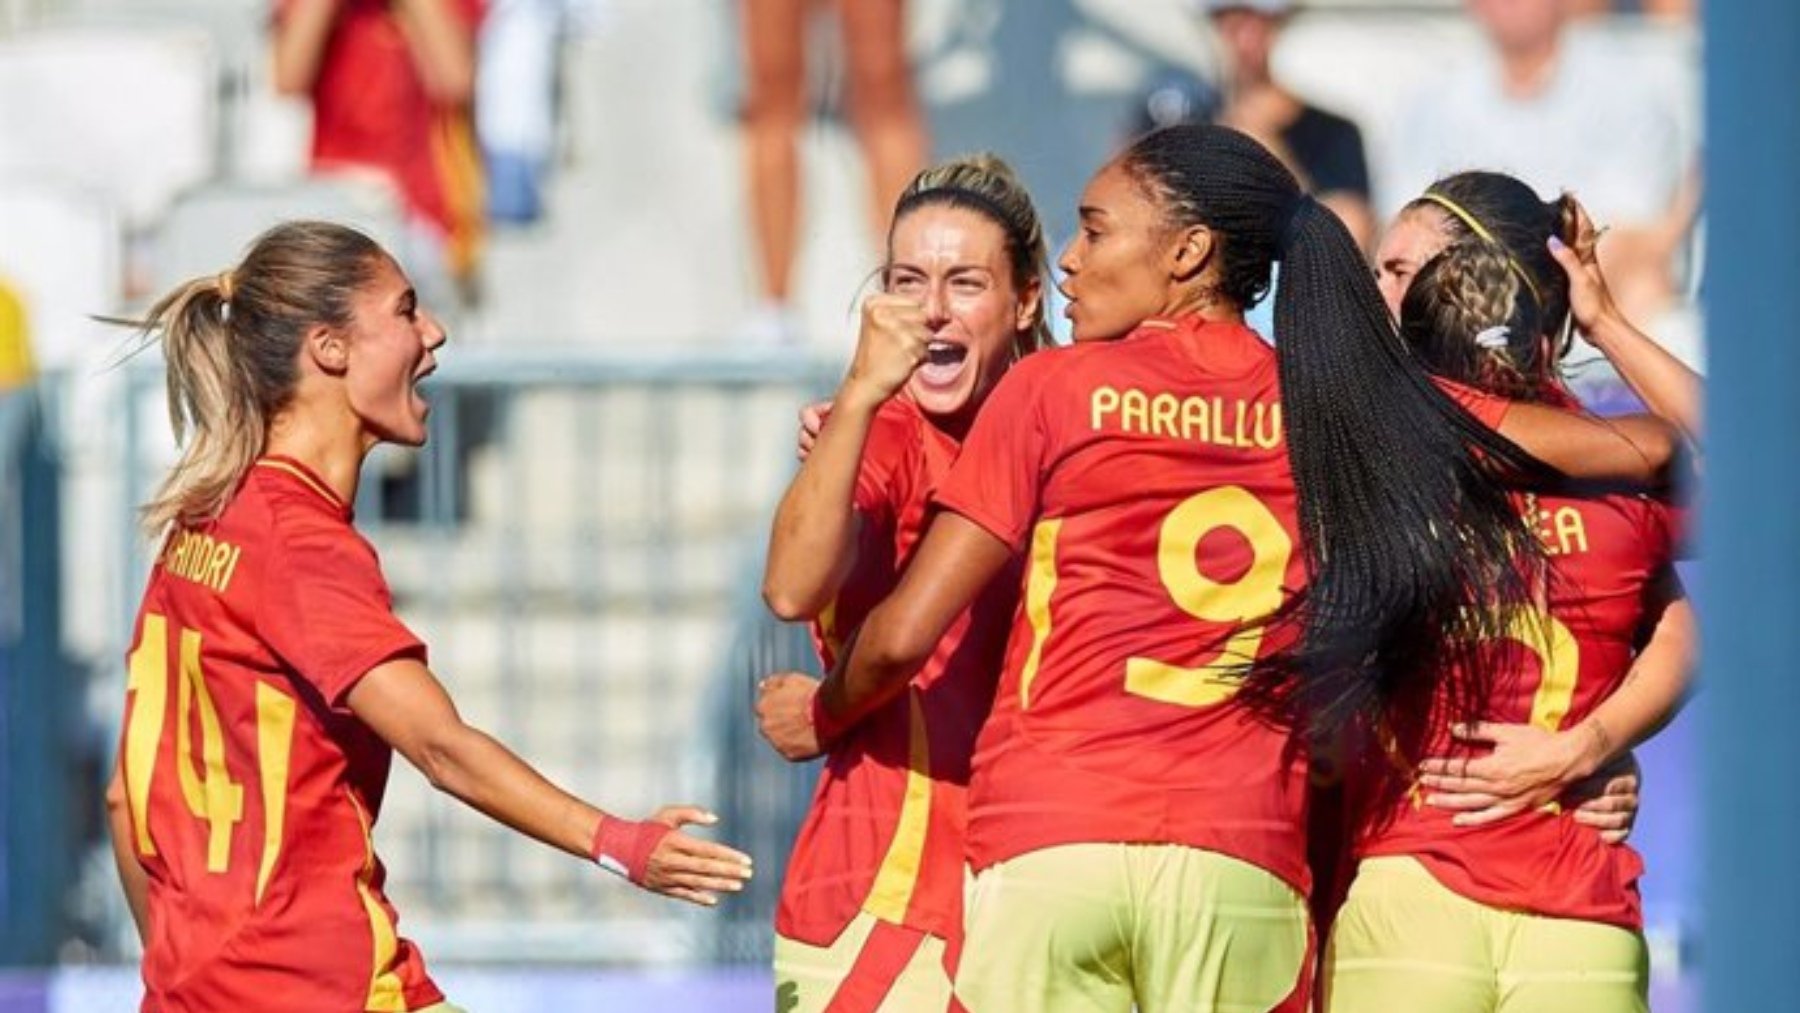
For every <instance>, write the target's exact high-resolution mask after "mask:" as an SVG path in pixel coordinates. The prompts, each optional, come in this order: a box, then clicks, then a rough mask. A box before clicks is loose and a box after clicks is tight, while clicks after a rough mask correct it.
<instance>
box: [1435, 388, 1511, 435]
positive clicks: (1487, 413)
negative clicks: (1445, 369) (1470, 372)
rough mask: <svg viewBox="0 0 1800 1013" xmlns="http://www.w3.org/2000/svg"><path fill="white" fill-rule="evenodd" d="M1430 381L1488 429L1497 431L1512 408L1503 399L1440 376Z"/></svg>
mask: <svg viewBox="0 0 1800 1013" xmlns="http://www.w3.org/2000/svg"><path fill="white" fill-rule="evenodd" d="M1432 379H1433V380H1435V381H1436V382H1437V385H1438V389H1439V390H1442V391H1443V392H1444V393H1446V394H1448V395H1450V399H1451V400H1453V401H1455V402H1456V403H1457V404H1459V405H1462V407H1463V410H1464V411H1466V412H1468V413H1469V414H1470V415H1473V416H1475V419H1476V421H1478V422H1480V423H1481V424H1482V425H1484V426H1486V427H1488V428H1489V429H1494V430H1498V429H1499V428H1500V424H1501V423H1502V422H1505V421H1506V413H1507V412H1508V411H1509V410H1511V408H1512V402H1511V401H1508V400H1507V399H1505V398H1503V397H1499V396H1496V395H1494V394H1488V393H1485V392H1483V391H1479V390H1476V389H1475V388H1473V387H1469V386H1465V385H1463V384H1460V383H1457V382H1456V381H1455V380H1446V379H1444V378H1443V377H1441V376H1440V377H1433V378H1432Z"/></svg>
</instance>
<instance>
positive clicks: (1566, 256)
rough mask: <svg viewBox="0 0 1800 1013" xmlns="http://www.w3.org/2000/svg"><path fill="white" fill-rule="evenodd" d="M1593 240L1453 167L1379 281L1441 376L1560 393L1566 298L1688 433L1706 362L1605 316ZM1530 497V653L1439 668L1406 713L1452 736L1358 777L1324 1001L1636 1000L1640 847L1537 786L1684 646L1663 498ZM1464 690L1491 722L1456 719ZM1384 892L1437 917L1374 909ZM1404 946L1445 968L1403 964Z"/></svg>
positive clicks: (1513, 1004)
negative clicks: (1533, 601) (1541, 548)
mask: <svg viewBox="0 0 1800 1013" xmlns="http://www.w3.org/2000/svg"><path fill="white" fill-rule="evenodd" d="M1446 233H1448V234H1449V235H1446ZM1453 238H1454V242H1453V244H1452V239H1453ZM1595 238H1596V236H1595V233H1594V230H1593V228H1592V225H1591V223H1590V222H1588V221H1587V219H1586V216H1585V214H1583V213H1582V212H1581V209H1580V208H1579V206H1578V205H1577V204H1575V202H1574V201H1573V200H1572V199H1570V198H1568V197H1564V198H1562V199H1560V200H1558V201H1554V202H1549V203H1545V202H1543V201H1540V200H1539V199H1538V198H1537V195H1536V194H1535V193H1534V192H1532V191H1531V189H1530V188H1529V187H1527V186H1526V185H1525V184H1523V183H1521V182H1519V181H1518V180H1516V179H1513V178H1511V177H1508V176H1504V175H1500V174H1497V173H1463V174H1459V175H1457V176H1453V177H1450V178H1447V179H1445V180H1441V181H1439V182H1438V183H1436V184H1434V185H1433V186H1432V187H1431V188H1430V189H1429V190H1428V191H1427V193H1426V195H1425V196H1424V197H1422V198H1420V199H1419V200H1418V201H1415V202H1414V203H1413V204H1412V205H1410V206H1409V208H1408V209H1407V210H1406V211H1404V212H1403V214H1402V216H1401V219H1400V221H1399V222H1398V223H1397V224H1396V226H1395V228H1394V230H1393V233H1392V234H1390V236H1389V237H1388V238H1387V240H1386V241H1384V243H1383V259H1382V263H1381V270H1382V277H1381V281H1382V283H1383V289H1384V293H1387V294H1390V295H1391V296H1393V297H1394V298H1398V299H1403V304H1402V305H1403V309H1404V312H1403V314H1402V322H1403V332H1404V333H1405V335H1406V336H1407V338H1408V339H1409V340H1410V341H1412V343H1413V344H1414V345H1415V347H1417V348H1418V349H1419V350H1420V352H1421V354H1422V356H1423V357H1424V359H1425V360H1426V361H1427V363H1428V365H1429V366H1430V367H1431V368H1432V369H1433V370H1434V371H1436V372H1437V373H1439V374H1440V375H1443V376H1448V377H1451V378H1453V379H1466V380H1469V381H1470V382H1473V383H1477V384H1478V385H1480V386H1482V387H1484V388H1486V389H1490V390H1498V391H1502V392H1505V393H1508V394H1511V395H1513V396H1517V397H1523V398H1535V399H1538V400H1543V401H1549V402H1553V403H1569V402H1570V401H1571V400H1572V399H1570V398H1569V397H1568V395H1567V393H1566V391H1565V390H1564V389H1563V388H1562V386H1561V384H1560V379H1559V378H1558V376H1557V373H1556V363H1557V360H1558V359H1560V357H1561V355H1562V352H1563V351H1564V350H1565V349H1566V344H1565V342H1566V338H1567V328H1566V327H1565V326H1564V325H1563V321H1564V320H1565V319H1571V318H1572V320H1573V323H1575V324H1578V325H1579V326H1580V327H1581V328H1582V330H1583V331H1584V332H1586V333H1597V334H1600V335H1601V337H1600V338H1598V339H1597V340H1598V341H1599V342H1602V343H1603V347H1605V348H1607V349H1609V351H1610V353H1611V354H1616V355H1618V356H1619V357H1620V361H1619V362H1618V363H1617V365H1618V367H1619V369H1620V372H1621V374H1623V375H1627V376H1635V377H1637V380H1636V383H1635V385H1636V386H1637V387H1638V390H1639V392H1640V394H1641V396H1643V397H1644V399H1645V400H1646V402H1648V403H1650V404H1651V405H1653V406H1656V407H1658V408H1659V410H1661V411H1662V412H1664V413H1665V414H1666V415H1668V416H1669V417H1670V418H1671V419H1672V420H1673V421H1675V422H1676V423H1678V424H1680V425H1682V426H1683V428H1685V429H1687V430H1688V431H1689V432H1690V433H1694V432H1697V430H1698V426H1697V421H1696V420H1697V418H1698V414H1699V403H1698V400H1699V397H1698V395H1699V381H1698V377H1696V376H1694V375H1693V374H1692V373H1691V372H1690V371H1688V370H1686V368H1685V367H1683V366H1681V365H1680V364H1679V363H1678V362H1675V360H1673V359H1672V358H1671V357H1668V356H1667V355H1666V354H1665V353H1662V351H1661V349H1660V348H1658V347H1656V346H1655V345H1654V343H1653V342H1651V341H1650V339H1649V338H1647V337H1646V336H1644V335H1643V334H1642V333H1641V332H1638V331H1637V330H1636V329H1635V328H1633V327H1631V326H1630V324H1629V323H1628V322H1626V321H1625V320H1624V319H1623V318H1622V317H1620V316H1618V314H1617V310H1616V307H1615V306H1614V304H1613V302H1612V299H1611V298H1610V293H1609V292H1608V290H1607V287H1606V285H1605V279H1604V278H1603V277H1602V276H1601V275H1600V273H1599V270H1598V268H1597V266H1595V258H1594V256H1593V248H1594V241H1595ZM1445 244H1452V245H1449V249H1448V251H1444V252H1442V255H1441V256H1440V255H1439V253H1440V251H1442V248H1443V246H1444V245H1445ZM1421 262H1422V263H1423V264H1424V268H1423V270H1418V269H1417V265H1419V264H1420V263H1421ZM1415 273H1416V274H1417V275H1418V278H1419V281H1418V282H1417V283H1416V284H1413V283H1412V279H1411V277H1410V275H1412V274H1415ZM1409 284H1410V285H1411V287H1410V288H1408V287H1407V286H1408V285H1409ZM1489 318H1492V319H1489ZM1484 321H1486V322H1484ZM1495 321H1501V322H1495ZM1545 331H1549V332H1550V333H1544V332H1545ZM1477 337H1479V338H1480V340H1479V341H1478V340H1476V339H1477ZM1527 502H1528V503H1529V504H1530V506H1529V512H1528V517H1529V519H1530V520H1531V522H1532V523H1534V524H1536V525H1538V526H1539V530H1540V536H1541V537H1543V538H1544V539H1545V540H1546V544H1547V546H1548V547H1549V548H1550V549H1551V550H1552V557H1551V558H1552V561H1553V567H1552V568H1553V572H1554V579H1553V580H1552V582H1551V583H1550V585H1549V590H1548V597H1547V604H1548V610H1547V612H1546V613H1545V614H1543V615H1536V616H1532V617H1530V619H1531V621H1529V622H1521V624H1520V628H1519V630H1518V631H1516V636H1515V637H1514V638H1513V639H1512V640H1511V641H1510V643H1511V644H1513V645H1516V648H1515V650H1517V649H1524V650H1526V651H1527V653H1526V654H1524V655H1519V654H1517V653H1514V654H1511V655H1505V654H1502V655H1499V656H1497V657H1490V658H1489V659H1488V660H1489V661H1490V662H1495V661H1498V662H1502V663H1505V662H1511V663H1512V664H1511V666H1510V667H1509V666H1508V665H1506V664H1501V665H1500V672H1501V674H1500V675H1499V676H1498V677H1487V678H1482V679H1472V678H1468V677H1466V676H1465V677H1464V678H1463V679H1462V680H1461V681H1460V682H1452V681H1448V680H1447V681H1446V682H1445V684H1444V685H1442V686H1440V687H1439V692H1438V693H1437V694H1436V699H1435V700H1434V701H1433V702H1432V704H1431V709H1429V710H1427V711H1425V712H1423V713H1418V714H1415V715H1413V717H1412V720H1411V722H1410V723H1411V724H1413V726H1414V728H1413V730H1412V733H1413V734H1414V735H1416V736H1418V737H1420V738H1423V739H1425V740H1426V743H1427V745H1428V746H1430V747H1431V748H1432V749H1434V750H1435V751H1439V752H1441V753H1443V754H1444V755H1441V756H1438V757H1434V758H1431V759H1427V760H1425V761H1424V762H1423V763H1422V764H1420V765H1419V771H1421V772H1422V773H1421V776H1419V778H1418V785H1417V787H1416V788H1414V787H1413V786H1412V785H1411V784H1410V780H1411V777H1412V774H1413V772H1412V771H1411V770H1410V769H1408V770H1406V771H1405V772H1404V773H1401V772H1397V771H1396V770H1394V769H1393V768H1389V767H1387V766H1386V765H1385V764H1379V765H1377V766H1376V768H1375V770H1374V771H1373V773H1374V775H1375V780H1374V783H1373V784H1369V783H1365V784H1362V785H1359V786H1358V787H1359V789H1360V792H1359V793H1360V794H1362V795H1364V796H1365V797H1364V798H1363V800H1362V802H1363V805H1364V806H1365V807H1366V808H1367V810H1368V811H1365V812H1364V813H1363V814H1362V816H1363V822H1364V824H1365V825H1364V828H1363V832H1362V834H1361V835H1360V836H1361V839H1360V840H1359V841H1357V842H1356V850H1357V851H1358V853H1359V854H1361V855H1364V856H1370V857H1368V860H1367V861H1366V862H1365V863H1364V864H1363V866H1362V871H1361V874H1360V875H1359V877H1358V879H1357V881H1356V883H1355V885H1354V887H1353V890H1352V894H1351V901H1350V904H1349V906H1348V907H1346V908H1345V910H1344V915H1345V920H1344V921H1343V922H1342V923H1341V924H1340V928H1339V929H1338V930H1337V931H1336V932H1334V943H1333V947H1332V951H1331V954H1330V957H1329V962H1328V978H1329V987H1330V988H1331V990H1332V996H1331V1001H1332V1006H1333V1008H1335V1009H1347V1010H1357V1009H1371V1008H1381V1009H1389V1008H1403V1009H1411V1008H1417V1009H1447V1010H1491V1009H1539V1008H1544V1009H1552V1010H1554V1009H1589V1008H1592V1009H1601V1010H1607V1009H1639V1008H1642V1005H1643V1002H1644V998H1643V990H1644V986H1645V980H1644V973H1645V964H1644V952H1643V944H1642V940H1641V937H1639V936H1637V935H1636V934H1635V933H1636V930H1637V929H1638V928H1639V927H1641V919H1640V917H1639V914H1638V910H1637V894H1636V878H1637V875H1638V871H1639V870H1640V869H1641V863H1640V862H1639V860H1638V858H1637V856H1636V855H1635V854H1632V853H1631V852H1630V851H1629V850H1628V849H1611V848H1608V847H1606V846H1605V845H1604V844H1603V843H1602V841H1603V840H1615V841H1616V839H1617V837H1618V835H1619V833H1620V832H1619V831H1613V832H1612V834H1611V836H1602V837H1597V836H1596V835H1595V834H1594V833H1593V832H1592V831H1589V830H1584V829H1581V828H1578V827H1575V826H1573V825H1572V823H1571V820H1570V819H1569V818H1567V817H1565V816H1564V815H1561V814H1559V813H1558V812H1557V810H1555V809H1553V808H1552V809H1545V808H1544V807H1546V806H1547V805H1550V804H1553V803H1555V802H1556V801H1557V800H1558V798H1559V796H1562V795H1563V793H1564V791H1565V790H1566V789H1567V788H1568V787H1569V785H1571V784H1572V783H1574V782H1576V781H1578V780H1579V779H1581V778H1582V777H1583V776H1584V775H1586V774H1587V772H1589V771H1591V770H1593V769H1594V768H1595V767H1597V766H1598V765H1599V764H1601V763H1603V762H1605V761H1606V760H1608V759H1609V758H1611V757H1613V756H1615V755H1617V754H1620V753H1622V752H1623V751H1624V750H1626V749H1629V748H1630V747H1631V746H1632V745H1633V744H1635V743H1636V742H1639V741H1641V740H1642V739H1644V738H1646V737H1648V736H1649V735H1650V734H1652V733H1653V732H1654V731H1655V730H1656V729H1657V728H1659V727H1660V726H1661V725H1662V724H1663V723H1664V722H1666V721H1667V720H1668V718H1669V717H1670V716H1672V714H1673V712H1674V710H1675V709H1676V707H1677V706H1678V705H1679V703H1680V700H1681V698H1682V696H1683V694H1684V691H1685V687H1686V680H1687V676H1688V673H1689V669H1690V666H1691V663H1692V657H1693V641H1694V636H1695V633H1694V629H1693V627H1694V620H1693V616H1692V611H1691V609H1690V608H1689V606H1688V604H1687V602H1686V600H1685V599H1684V598H1682V597H1680V595H1679V587H1678V585H1675V584H1674V582H1673V580H1672V578H1669V577H1668V576H1667V575H1666V573H1665V571H1666V563H1667V559H1668V556H1669V555H1670V553H1671V550H1672V545H1671V542H1672V536H1671V534H1670V530H1669V529H1670V527H1671V525H1670V523H1669V519H1668V511H1667V510H1666V509H1665V508H1663V507H1661V506H1660V505H1658V504H1653V503H1649V502H1648V501H1644V500H1641V499H1636V498H1630V497H1622V496H1617V495H1613V496H1600V495H1587V496H1584V497H1582V498H1573V499H1572V498H1568V497H1548V496H1545V497H1528V498H1527ZM1652 628H1653V630H1654V632H1653V634H1651V635H1650V636H1649V637H1648V643H1647V644H1644V645H1643V646H1642V647H1641V649H1640V650H1638V651H1637V653H1636V657H1635V660H1634V659H1633V656H1632V648H1633V647H1634V646H1636V645H1637V644H1638V643H1640V642H1641V641H1642V639H1643V634H1644V633H1645V632H1647V631H1649V630H1650V629H1652ZM1533 651H1535V652H1540V653H1541V654H1543V656H1542V657H1534V656H1533V655H1532V654H1531V653H1530V652H1533ZM1521 662H1523V668H1521V667H1520V663H1521ZM1627 680H1628V681H1627ZM1471 697H1474V698H1477V699H1473V700H1471ZM1459 699H1460V701H1461V706H1459V704H1458V701H1459ZM1469 703H1473V704H1474V705H1475V706H1476V707H1477V708H1479V709H1478V710H1477V713H1478V714H1480V715H1485V716H1488V717H1489V718H1490V720H1488V721H1482V722H1478V723H1475V724H1474V725H1473V726H1472V727H1470V726H1465V725H1457V724H1451V723H1450V722H1449V721H1448V716H1450V712H1452V711H1454V710H1457V709H1465V710H1466V709H1467V705H1468V704H1469ZM1507 722H1513V723H1507ZM1558 729H1560V730H1558ZM1470 743H1474V744H1475V745H1473V746H1471V745H1470ZM1490 744H1491V745H1492V747H1493V748H1492V751H1491V752H1487V753H1486V754H1485V755H1481V756H1479V757H1475V758H1472V754H1473V753H1476V752H1482V751H1483V750H1484V749H1485V747H1487V746H1488V745H1490ZM1405 765H1406V766H1408V767H1409V768H1410V763H1406V764H1405ZM1600 818H1604V817H1600ZM1502 820H1504V821H1505V822H1504V823H1497V821H1502ZM1575 820H1576V821H1586V822H1596V818H1595V817H1592V816H1585V815H1584V814H1582V813H1577V814H1576V815H1575ZM1490 824H1494V825H1493V826H1489V825H1490ZM1475 828H1485V829H1475ZM1522 858H1525V859H1526V861H1527V863H1528V864H1529V866H1530V871H1529V873H1528V879H1527V878H1524V877H1521V870H1522V869H1523V868H1524V866H1522V865H1521V859H1522ZM1397 905H1405V906H1406V908H1407V910H1408V911H1409V912H1411V911H1415V910H1417V911H1419V912H1426V911H1429V912H1433V915H1432V916H1431V917H1426V916H1424V915H1423V914H1421V916H1420V917H1419V918H1411V917H1410V916H1409V918H1408V919H1405V920H1400V921H1390V920H1388V919H1387V918H1386V916H1385V915H1384V912H1387V911H1390V910H1393V909H1396V906H1397ZM1534 916H1535V917H1534ZM1541 916H1550V917H1541ZM1397 930H1398V931H1397ZM1414 930H1416V931H1414ZM1501 938H1504V939H1506V940H1507V941H1508V945H1507V946H1504V947H1503V946H1498V945H1495V944H1496V943H1497V942H1498V941H1499V940H1500V939H1501ZM1513 944H1516V945H1513ZM1403 965H1404V966H1406V967H1409V968H1415V969H1416V968H1435V969H1436V970H1435V971H1434V972H1433V973H1430V974H1424V975H1423V977H1421V975H1420V973H1415V972H1414V971H1408V972H1406V973H1405V974H1404V975H1401V976H1398V977H1397V976H1396V975H1398V973H1399V972H1397V971H1396V970H1395V969H1396V968H1398V967H1401V966H1403ZM1574 970H1579V971H1580V972H1581V973H1579V974H1573V973H1571V972H1572V971H1574ZM1402 978H1403V979H1404V980H1402ZM1414 1000H1416V1004H1415V1005H1407V1003H1411V1002H1414ZM1396 1004H1400V1005H1398V1006H1396Z"/></svg>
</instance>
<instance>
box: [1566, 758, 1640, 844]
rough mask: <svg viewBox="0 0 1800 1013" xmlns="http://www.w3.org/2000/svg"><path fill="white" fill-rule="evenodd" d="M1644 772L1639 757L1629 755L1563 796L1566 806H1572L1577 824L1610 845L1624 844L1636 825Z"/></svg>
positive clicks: (1613, 762)
mask: <svg viewBox="0 0 1800 1013" xmlns="http://www.w3.org/2000/svg"><path fill="white" fill-rule="evenodd" d="M1642 785H1643V769H1642V768H1640V767H1639V766H1638V762H1637V756H1636V755H1635V754H1633V753H1626V754H1625V755H1624V756H1621V757H1619V758H1618V759H1616V760H1614V761H1612V762H1611V763H1609V764H1607V765H1606V766H1604V767H1601V768H1600V769H1599V770H1597V771H1595V772H1594V774H1593V775H1592V776H1590V777H1588V778H1587V779H1586V780H1583V781H1580V782H1578V783H1577V784H1576V785H1575V786H1574V787H1572V788H1570V789H1569V790H1568V791H1567V792H1565V793H1564V794H1563V805H1564V806H1565V807H1569V806H1573V807H1574V813H1575V822H1577V823H1582V824H1585V825H1587V826H1590V827H1593V828H1594V829H1596V830H1598V831H1600V839H1601V840H1603V841H1605V842H1606V843H1608V844H1624V843H1625V840H1626V838H1628V837H1630V836H1631V829H1632V827H1633V826H1634V825H1636V823H1637V815H1638V790H1639V789H1640V788H1641V787H1642Z"/></svg>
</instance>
